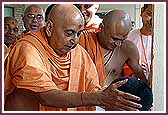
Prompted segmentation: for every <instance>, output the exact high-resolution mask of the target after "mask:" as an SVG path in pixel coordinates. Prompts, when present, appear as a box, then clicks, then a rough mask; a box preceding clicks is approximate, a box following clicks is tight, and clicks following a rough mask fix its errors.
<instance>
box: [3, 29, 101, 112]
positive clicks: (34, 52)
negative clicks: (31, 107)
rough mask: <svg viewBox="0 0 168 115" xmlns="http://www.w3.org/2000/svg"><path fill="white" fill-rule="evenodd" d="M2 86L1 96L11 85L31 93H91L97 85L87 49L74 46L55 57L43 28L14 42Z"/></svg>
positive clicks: (95, 72)
mask: <svg viewBox="0 0 168 115" xmlns="http://www.w3.org/2000/svg"><path fill="white" fill-rule="evenodd" d="M27 54H29V55H27ZM71 57H73V58H71ZM4 85H5V96H7V95H8V94H10V93H12V91H13V90H14V88H15V87H17V88H25V89H29V90H32V91H34V92H44V91H49V90H52V89H58V90H68V91H74V92H82V91H86V92H92V91H97V90H98V89H99V88H100V85H99V80H98V75H97V71H96V67H95V66H94V64H93V62H92V60H91V59H90V57H89V56H88V54H87V52H86V51H85V50H84V49H83V48H82V47H81V46H80V45H77V47H76V48H74V49H73V50H72V51H71V52H69V53H67V55H65V56H62V57H59V56H58V55H57V54H56V53H55V52H54V51H53V49H52V48H51V47H50V46H49V45H48V42H47V39H46V37H45V33H44V30H43V28H42V29H41V30H40V31H39V32H37V33H33V32H29V33H26V35H25V36H24V37H23V38H22V39H19V40H18V41H17V43H16V44H15V45H14V47H13V48H12V50H11V52H10V54H9V57H8V61H7V66H6V68H5V84H4ZM42 108H43V109H42ZM41 110H93V108H92V107H91V108H88V107H79V108H71V109H69V108H68V109H67V108H62V109H60V108H51V107H49V108H48V107H44V106H43V107H41Z"/></svg>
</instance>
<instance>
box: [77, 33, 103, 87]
mask: <svg viewBox="0 0 168 115" xmlns="http://www.w3.org/2000/svg"><path fill="white" fill-rule="evenodd" d="M79 44H80V45H81V46H83V47H84V49H85V50H86V51H87V52H88V53H89V55H90V57H91V59H92V60H93V62H94V63H95V65H96V68H97V72H98V75H99V81H100V85H101V86H103V83H104V80H105V70H104V56H103V53H102V48H101V46H100V45H99V43H98V41H97V36H96V33H95V32H93V31H91V30H90V31H89V30H85V31H83V32H82V33H81V36H80V41H79Z"/></svg>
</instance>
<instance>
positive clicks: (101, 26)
mask: <svg viewBox="0 0 168 115" xmlns="http://www.w3.org/2000/svg"><path fill="white" fill-rule="evenodd" d="M103 28H104V24H103V23H100V24H99V31H102V29H103Z"/></svg>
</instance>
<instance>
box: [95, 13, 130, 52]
mask: <svg viewBox="0 0 168 115" xmlns="http://www.w3.org/2000/svg"><path fill="white" fill-rule="evenodd" d="M131 26H132V24H131V18H130V16H129V15H128V14H127V13H126V12H125V11H123V10H112V11H109V12H108V13H107V14H106V15H105V16H104V18H103V23H101V24H100V30H101V31H100V32H99V33H97V34H98V39H99V42H100V44H101V45H102V47H104V48H105V49H110V50H111V49H114V48H115V47H116V46H120V45H121V43H122V41H124V40H125V39H126V38H127V35H128V33H129V32H130V30H131Z"/></svg>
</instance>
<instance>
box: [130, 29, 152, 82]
mask: <svg viewBox="0 0 168 115" xmlns="http://www.w3.org/2000/svg"><path fill="white" fill-rule="evenodd" d="M128 40H131V41H133V42H134V43H135V44H136V46H137V48H138V50H139V55H140V60H139V64H140V65H142V64H146V68H145V69H146V70H147V71H144V73H145V76H146V78H147V79H148V76H149V73H150V66H151V49H152V35H149V36H145V35H142V34H141V33H140V29H134V30H132V31H131V32H130V33H129V35H128Z"/></svg>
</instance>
